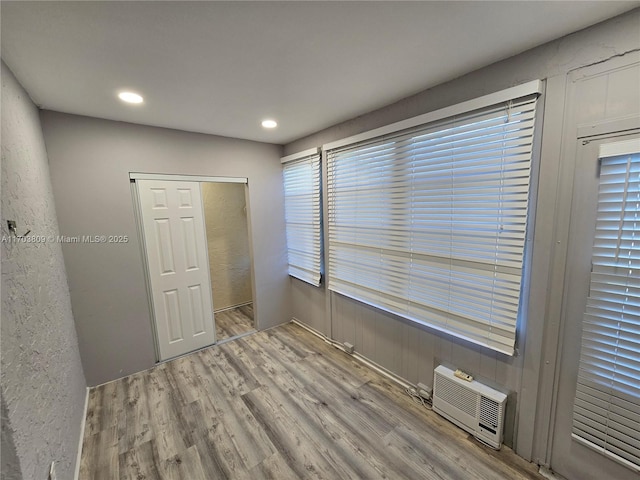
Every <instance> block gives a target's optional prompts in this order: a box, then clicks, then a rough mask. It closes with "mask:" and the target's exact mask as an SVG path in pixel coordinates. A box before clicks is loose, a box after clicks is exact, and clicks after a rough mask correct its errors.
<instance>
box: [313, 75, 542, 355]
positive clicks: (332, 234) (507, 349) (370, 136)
mask: <svg viewBox="0 0 640 480" xmlns="http://www.w3.org/2000/svg"><path fill="white" fill-rule="evenodd" d="M541 92H542V83H541V81H539V80H536V81H532V82H529V83H526V84H523V85H519V86H517V87H513V88H510V89H506V90H503V91H500V92H496V93H493V94H490V95H486V96H484V97H480V98H477V99H473V100H470V101H467V102H463V103H461V104H458V105H454V106H451V107H447V108H444V109H441V110H438V111H435V112H430V113H427V114H425V115H420V116H418V117H414V118H412V119H408V120H404V121H402V122H397V123H394V124H391V125H387V126H384V127H381V128H378V129H375V130H372V131H369V132H365V133H362V134H359V135H355V136H352V137H348V138H345V139H342V140H339V141H336V142H331V143H328V144H325V145H323V147H322V149H323V151H324V152H326V156H327V158H329V164H328V170H329V178H328V182H329V183H328V185H327V186H326V188H327V195H328V197H329V199H328V201H329V211H328V213H327V214H328V225H327V228H328V237H329V243H328V258H327V269H328V271H327V277H328V286H329V289H330V290H332V291H334V292H336V293H341V294H343V295H347V296H350V297H352V298H354V299H356V300H359V301H362V302H364V303H368V304H371V305H373V306H375V307H377V308H381V309H382V310H386V311H389V312H391V313H394V314H397V315H400V316H402V317H405V318H407V319H409V320H412V321H415V322H417V323H421V324H424V325H426V326H429V327H432V328H434V329H436V330H440V331H443V332H446V333H449V334H452V335H454V336H456V337H459V338H463V339H466V340H468V341H471V342H473V343H477V344H480V345H483V346H486V347H488V348H491V349H493V350H496V351H499V352H502V353H505V354H507V355H513V354H514V352H515V342H516V328H517V323H518V322H517V318H516V319H515V320H514V323H513V325H511V326H510V327H508V329H512V331H511V332H507V333H506V334H502V333H501V334H500V336H505V337H510V336H512V338H511V339H509V338H507V340H506V342H507V343H505V344H503V340H502V339H500V341H498V342H497V341H494V340H491V339H489V340H487V341H483V340H482V339H481V338H479V337H481V336H482V335H484V333H483V331H481V332H480V333H478V331H477V330H478V329H477V328H476V326H475V325H474V326H469V327H466V326H463V327H462V330H464V329H466V328H469V329H470V330H469V331H468V333H469V334H467V332H465V331H461V329H460V328H458V327H456V328H449V327H448V326H447V325H442V324H438V323H433V322H431V321H429V320H427V321H425V320H424V319H423V318H421V317H420V315H416V314H415V313H412V311H411V309H412V306H411V301H408V302H406V301H405V300H403V302H402V303H403V305H399V302H398V301H397V298H394V295H395V293H392V294H391V295H388V296H387V295H386V293H387V292H382V291H381V290H378V292H379V293H375V292H374V293H373V294H371V295H369V296H367V294H365V295H362V294H358V293H357V292H356V293H355V294H354V290H353V289H350V288H348V287H345V284H344V283H342V285H339V282H336V281H334V280H335V279H334V278H332V273H333V272H334V271H336V265H337V264H339V263H340V262H342V263H343V264H344V263H345V260H344V258H346V257H343V259H342V260H341V259H340V258H337V257H335V255H334V254H335V251H334V250H332V245H335V244H337V243H336V241H335V240H332V239H335V238H336V234H338V232H337V230H335V228H334V223H332V215H334V214H335V210H333V211H332V205H331V202H332V201H334V200H333V195H335V193H334V192H333V191H332V188H333V186H334V185H333V184H332V182H335V181H337V180H332V177H331V176H332V168H333V167H332V163H331V162H332V161H333V160H332V159H333V158H337V157H335V156H336V155H338V153H336V152H340V151H344V150H348V149H349V148H355V147H356V146H357V145H363V146H366V145H371V144H372V143H371V142H374V141H380V142H383V141H386V139H393V138H394V136H399V135H402V134H403V132H406V131H409V132H411V131H412V130H411V129H414V128H415V130H416V131H418V130H420V128H422V127H429V126H430V125H432V124H437V123H438V121H442V120H446V119H450V118H451V117H457V116H465V115H468V114H471V113H472V112H475V111H481V110H483V109H488V108H489V107H492V106H496V105H500V104H503V105H507V104H508V102H510V101H515V100H517V99H521V98H525V97H535V98H537V96H539V94H540V93H541ZM535 121H536V119H535V116H534V117H533V120H532V124H534V123H535ZM416 127H419V128H416ZM404 141H406V138H405V139H404ZM530 141H531V154H530V158H529V162H531V160H532V158H531V157H533V143H534V135H533V134H531V137H530ZM352 151H353V150H352ZM332 155H334V157H332ZM372 161H373V162H374V164H377V163H376V162H378V163H379V161H378V160H377V159H376V158H373V159H372ZM535 186H536V185H535V182H531V187H532V190H533V189H534V188H535ZM528 188H529V186H527V192H526V194H527V196H528V198H529V200H528V203H529V202H530V198H531V195H530V194H529V190H528ZM382 194H384V192H383V193H382ZM369 214H371V212H370V211H367V212H366V213H365V215H369ZM525 222H526V220H525ZM336 225H337V224H336ZM524 235H525V237H524V240H523V244H522V260H521V265H520V274H519V279H518V282H519V283H517V284H515V283H514V285H515V287H513V288H518V289H521V286H522V285H523V284H526V278H525V275H524V268H525V266H526V265H525V261H524V252H525V250H526V232H525V234H524ZM390 241H391V240H390ZM338 243H340V242H338ZM356 243H357V242H356ZM356 248H359V247H356ZM367 248H368V249H370V250H372V249H375V247H373V248H369V247H367ZM336 251H337V250H336ZM381 255H382V256H381V259H382V258H384V254H381ZM336 258H337V260H336ZM382 261H383V260H382ZM391 261H392V262H394V261H397V259H392V260H391ZM411 261H413V260H411ZM392 268H393V267H392ZM399 268H400V269H402V268H403V267H399ZM496 271H497V270H496ZM498 275H500V273H499V272H498ZM409 277H411V275H409ZM403 281H404V280H403ZM404 282H405V284H406V283H409V284H410V283H411V278H409V279H408V280H406V281H404ZM382 283H384V282H382ZM382 283H381V284H382ZM366 288H369V287H366ZM355 290H357V288H356V289H355ZM520 293H521V292H520V290H519V291H518V298H517V299H516V301H517V302H520V303H519V305H516V307H515V308H516V309H517V315H518V318H519V315H520V311H523V309H522V308H521V306H522V303H523V301H524V299H523V297H524V295H520ZM380 295H382V296H380ZM385 297H387V298H385ZM405 302H406V303H407V305H405V304H404V303H405ZM484 328H485V327H482V330H484ZM489 329H491V326H489ZM508 329H507V330H508ZM471 330H476V332H475V333H474V332H472V331H471ZM509 341H511V342H512V343H510V344H509V343H508V342H509Z"/></svg>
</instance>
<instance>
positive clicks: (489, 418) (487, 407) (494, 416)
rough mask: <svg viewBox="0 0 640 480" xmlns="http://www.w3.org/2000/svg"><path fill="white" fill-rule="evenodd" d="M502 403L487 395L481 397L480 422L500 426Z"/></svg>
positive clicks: (495, 426)
mask: <svg viewBox="0 0 640 480" xmlns="http://www.w3.org/2000/svg"><path fill="white" fill-rule="evenodd" d="M501 410H502V407H501V405H500V404H499V403H498V402H496V401H494V400H491V399H490V398H487V397H483V396H481V397H480V423H482V424H485V425H490V426H492V427H494V428H498V419H499V418H500V413H501Z"/></svg>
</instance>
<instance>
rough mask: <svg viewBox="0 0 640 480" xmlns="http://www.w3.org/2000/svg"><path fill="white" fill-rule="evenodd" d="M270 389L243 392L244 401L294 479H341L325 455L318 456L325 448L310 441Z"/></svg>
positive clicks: (263, 388)
mask: <svg viewBox="0 0 640 480" xmlns="http://www.w3.org/2000/svg"><path fill="white" fill-rule="evenodd" d="M273 394H274V392H273V390H269V389H268V388H267V387H261V388H257V389H255V390H253V391H251V392H249V393H247V394H246V395H243V397H242V398H243V400H244V402H245V404H246V405H247V406H248V407H249V409H250V410H251V412H252V413H253V415H254V417H255V418H256V419H257V420H258V421H259V422H260V424H261V425H262V427H263V428H264V430H265V432H267V435H268V436H269V438H270V440H271V442H272V443H273V444H274V445H275V446H276V448H277V449H278V452H280V454H281V455H282V456H283V459H284V460H285V462H286V463H287V465H288V466H289V468H291V470H293V471H294V472H295V473H296V475H298V478H304V479H306V478H315V479H330V478H336V479H337V478H342V477H340V476H339V474H338V472H337V470H336V469H335V468H334V465H332V464H331V463H330V462H328V461H327V460H326V458H325V457H324V456H323V455H321V453H322V451H323V450H325V449H326V448H327V447H326V446H325V447H323V446H321V445H319V444H318V443H316V442H314V441H313V439H312V438H310V437H309V436H308V435H307V433H306V432H304V431H302V430H301V429H300V427H299V425H298V424H297V423H296V422H295V420H294V419H293V418H292V417H291V416H290V415H288V414H287V413H286V412H285V411H284V409H283V408H282V405H281V404H279V403H278V402H277V400H276V399H274V395H273Z"/></svg>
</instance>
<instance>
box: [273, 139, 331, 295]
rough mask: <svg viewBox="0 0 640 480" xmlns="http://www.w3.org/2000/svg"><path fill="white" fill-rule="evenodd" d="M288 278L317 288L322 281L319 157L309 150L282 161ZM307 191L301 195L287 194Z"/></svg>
mask: <svg viewBox="0 0 640 480" xmlns="http://www.w3.org/2000/svg"><path fill="white" fill-rule="evenodd" d="M281 163H282V167H283V170H282V173H283V185H284V197H285V226H286V234H287V256H288V262H289V275H290V276H292V277H295V278H297V279H299V280H302V281H304V282H307V283H309V284H311V285H313V286H316V287H318V286H320V282H321V281H322V273H323V272H322V265H323V262H322V240H323V239H322V208H321V204H322V200H321V199H322V197H321V195H322V193H321V192H322V189H321V183H322V180H321V177H322V168H321V167H322V156H321V152H320V149H319V148H311V149H308V150H304V151H302V152H298V153H295V154H293V155H288V156H286V157H283V158H282V159H281ZM296 187H297V188H298V189H300V188H302V189H305V188H306V189H308V190H309V191H306V192H302V194H300V193H298V194H295V195H294V194H293V193H292V192H290V191H288V189H292V188H296Z"/></svg>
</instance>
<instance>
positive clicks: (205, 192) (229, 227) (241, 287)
mask: <svg viewBox="0 0 640 480" xmlns="http://www.w3.org/2000/svg"><path fill="white" fill-rule="evenodd" d="M200 187H201V191H202V204H203V207H204V219H205V226H206V228H205V230H206V237H207V251H208V254H209V269H210V276H211V292H212V295H213V309H214V312H215V318H216V338H217V341H221V340H226V339H228V338H232V337H235V336H238V335H243V334H245V333H248V332H252V331H254V330H255V322H254V315H253V293H252V286H251V285H252V282H251V264H252V262H251V248H250V244H249V228H248V221H247V197H246V193H247V192H246V190H247V187H246V185H244V184H240V183H226V182H203V183H201V185H200Z"/></svg>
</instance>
